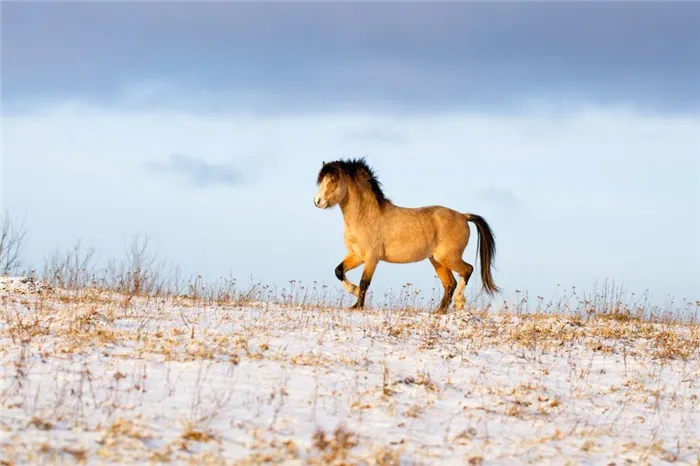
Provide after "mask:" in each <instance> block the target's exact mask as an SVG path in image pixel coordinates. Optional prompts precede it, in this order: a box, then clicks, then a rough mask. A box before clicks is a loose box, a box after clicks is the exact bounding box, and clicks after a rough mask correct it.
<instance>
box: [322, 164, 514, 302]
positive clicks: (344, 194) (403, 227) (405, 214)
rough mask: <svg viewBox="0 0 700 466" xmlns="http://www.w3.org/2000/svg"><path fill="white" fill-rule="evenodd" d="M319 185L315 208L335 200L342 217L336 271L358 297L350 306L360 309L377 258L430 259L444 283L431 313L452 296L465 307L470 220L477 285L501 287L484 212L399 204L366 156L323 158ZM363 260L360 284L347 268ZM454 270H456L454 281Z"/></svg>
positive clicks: (333, 203)
mask: <svg viewBox="0 0 700 466" xmlns="http://www.w3.org/2000/svg"><path fill="white" fill-rule="evenodd" d="M316 185H317V186H318V191H317V192H316V196H315V197H314V205H315V206H316V207H317V208H319V209H329V208H332V207H334V206H336V205H339V206H340V210H341V211H342V214H343V218H344V221H345V231H344V234H343V240H344V243H345V246H346V248H347V255H346V257H345V259H343V261H342V262H341V263H340V264H339V265H338V266H337V267H336V269H335V276H336V277H337V278H338V280H340V281H341V282H342V284H343V286H344V288H345V289H346V290H347V291H348V292H349V293H351V294H353V295H355V296H356V297H357V302H356V303H355V304H354V305H353V306H351V309H363V308H364V305H365V294H366V293H367V289H368V288H369V285H370V283H371V281H372V277H373V275H374V272H375V269H376V267H377V264H378V263H379V262H380V261H384V262H388V263H394V264H407V263H411V262H420V261H422V260H425V259H429V260H430V263H431V264H432V265H433V267H434V268H435V272H437V276H438V277H439V278H440V281H441V282H442V285H443V287H444V295H443V297H442V300H441V301H440V304H439V305H438V307H437V309H435V312H436V313H446V312H447V309H448V308H449V306H450V302H451V301H452V297H453V295H454V294H455V290H456V292H457V293H456V296H454V304H455V308H456V309H457V310H462V309H464V305H465V303H466V298H465V297H464V290H465V288H466V286H467V283H469V278H470V277H471V275H472V272H473V271H474V267H473V266H472V265H471V264H469V263H467V262H465V261H464V260H463V259H462V254H463V253H464V250H465V249H466V247H467V243H468V242H469V236H470V229H469V223H468V222H472V223H474V224H475V225H476V228H477V230H478V233H479V237H478V243H477V244H478V247H477V249H478V254H479V256H480V258H481V281H482V287H483V289H484V290H485V291H486V292H487V294H489V295H491V296H493V294H494V293H500V291H501V290H500V288H498V287H497V286H496V284H495V283H494V281H493V277H492V273H491V268H492V267H493V262H494V257H495V254H496V243H495V238H494V234H493V232H492V231H491V227H490V226H489V224H488V223H487V222H486V220H484V218H483V217H481V216H479V215H476V214H471V213H461V212H458V211H456V210H453V209H450V208H447V207H443V206H439V205H432V206H426V207H417V208H410V207H400V206H398V205H395V204H394V203H393V202H392V201H391V200H390V199H389V198H387V197H386V196H385V194H384V191H383V190H382V184H381V183H380V182H379V180H378V179H377V176H376V174H375V172H374V170H373V169H372V168H371V167H370V166H369V165H368V164H367V161H366V159H365V157H361V158H359V159H341V160H336V161H333V162H328V163H326V162H325V161H324V162H323V163H322V167H321V169H320V170H319V172H318V177H317V180H316ZM362 264H364V268H363V270H362V277H361V279H360V284H359V286H357V285H355V284H353V283H352V282H350V280H348V278H347V277H346V275H345V274H346V272H348V271H350V270H353V269H355V268H357V267H359V266H360V265H362ZM453 272H456V273H457V274H458V275H459V277H460V278H459V284H457V282H456V280H455V277H454V275H453Z"/></svg>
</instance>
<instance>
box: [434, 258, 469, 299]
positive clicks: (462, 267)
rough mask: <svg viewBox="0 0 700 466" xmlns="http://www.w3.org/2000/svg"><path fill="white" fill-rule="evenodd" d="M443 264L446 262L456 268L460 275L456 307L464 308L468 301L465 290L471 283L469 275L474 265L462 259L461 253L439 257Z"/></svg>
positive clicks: (451, 268)
mask: <svg viewBox="0 0 700 466" xmlns="http://www.w3.org/2000/svg"><path fill="white" fill-rule="evenodd" d="M438 260H439V261H440V263H441V264H445V265H446V266H447V267H449V268H450V270H454V271H455V272H457V274H458V275H459V282H458V283H457V291H456V293H455V300H454V301H455V309H458V310H460V311H461V310H462V309H464V304H465V303H466V302H467V298H465V297H464V290H465V288H466V287H467V283H469V277H471V276H472V272H474V267H473V266H472V265H471V264H468V263H466V262H464V260H462V256H461V255H455V256H449V257H445V258H438Z"/></svg>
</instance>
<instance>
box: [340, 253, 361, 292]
mask: <svg viewBox="0 0 700 466" xmlns="http://www.w3.org/2000/svg"><path fill="white" fill-rule="evenodd" d="M363 262H364V261H363V260H362V259H360V258H359V257H357V256H356V255H354V254H352V253H350V254H348V255H347V256H346V257H345V259H343V262H341V263H340V264H339V265H338V267H336V268H335V276H336V277H338V280H340V281H341V282H343V286H344V287H345V289H346V290H347V291H348V293H351V294H353V295H355V296H358V297H359V296H360V288H359V287H358V286H357V285H355V284H354V283H352V282H351V281H350V280H348V277H346V276H345V272H347V271H349V270H352V269H356V268H357V267H359V266H360V265H362V263H363Z"/></svg>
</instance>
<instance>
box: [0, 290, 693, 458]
mask: <svg viewBox="0 0 700 466" xmlns="http://www.w3.org/2000/svg"><path fill="white" fill-rule="evenodd" d="M0 291H1V292H2V298H1V300H2V301H1V303H0V309H1V310H0V331H1V334H0V344H1V349H0V357H1V358H2V369H1V372H0V377H1V396H2V398H1V402H2V416H1V420H0V435H1V437H2V438H1V442H2V453H1V456H0V463H1V464H2V465H12V464H76V463H84V464H154V463H158V462H167V463H173V464H263V463H266V462H268V463H273V464H280V463H283V464H379V465H398V464H406V465H413V464H426V465H451V464H455V465H463V464H507V465H512V464H523V463H534V464H556V465H562V464H601V465H609V464H616V465H623V464H664V463H666V462H676V463H677V464H692V465H698V464H700V400H699V397H700V327H699V326H698V324H697V323H688V322H686V323H680V322H648V321H644V320H640V319H637V318H633V317H625V316H616V317H615V316H605V317H603V316H578V317H577V316H574V315H569V316H558V317H553V316H546V315H520V316H518V315H515V314H513V313H508V312H505V311H502V310H501V311H499V310H489V311H488V312H486V311H479V310H473V313H472V314H467V313H463V312H459V313H457V312H454V311H451V313H450V314H448V315H446V316H435V315H432V314H430V313H429V312H428V311H425V310H415V309H410V308H407V309H403V310H400V309H399V310H394V311H387V310H381V309H378V310H366V311H360V312H358V311H354V312H353V311H347V310H341V309H332V308H325V307H312V306H306V307H301V306H284V305H272V304H267V303H261V302H248V303H245V304H240V303H239V304H233V303H229V304H226V303H223V304H222V303H213V302H211V301H209V302H206V301H205V300H202V299H190V298H184V297H180V298H167V299H165V298H162V299H161V298H148V299H147V298H139V297H133V296H124V295H118V294H111V293H107V292H102V291H95V290H93V291H90V290H80V291H61V290H51V289H46V288H42V287H41V286H40V285H37V284H35V283H33V282H25V283H23V282H22V281H18V280H15V281H11V280H8V279H4V281H3V282H2V288H0Z"/></svg>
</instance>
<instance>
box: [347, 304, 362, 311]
mask: <svg viewBox="0 0 700 466" xmlns="http://www.w3.org/2000/svg"><path fill="white" fill-rule="evenodd" d="M362 307H363V306H361V305H360V304H359V303H355V304H353V305H352V306H350V309H351V310H353V311H357V310H359V309H362Z"/></svg>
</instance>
